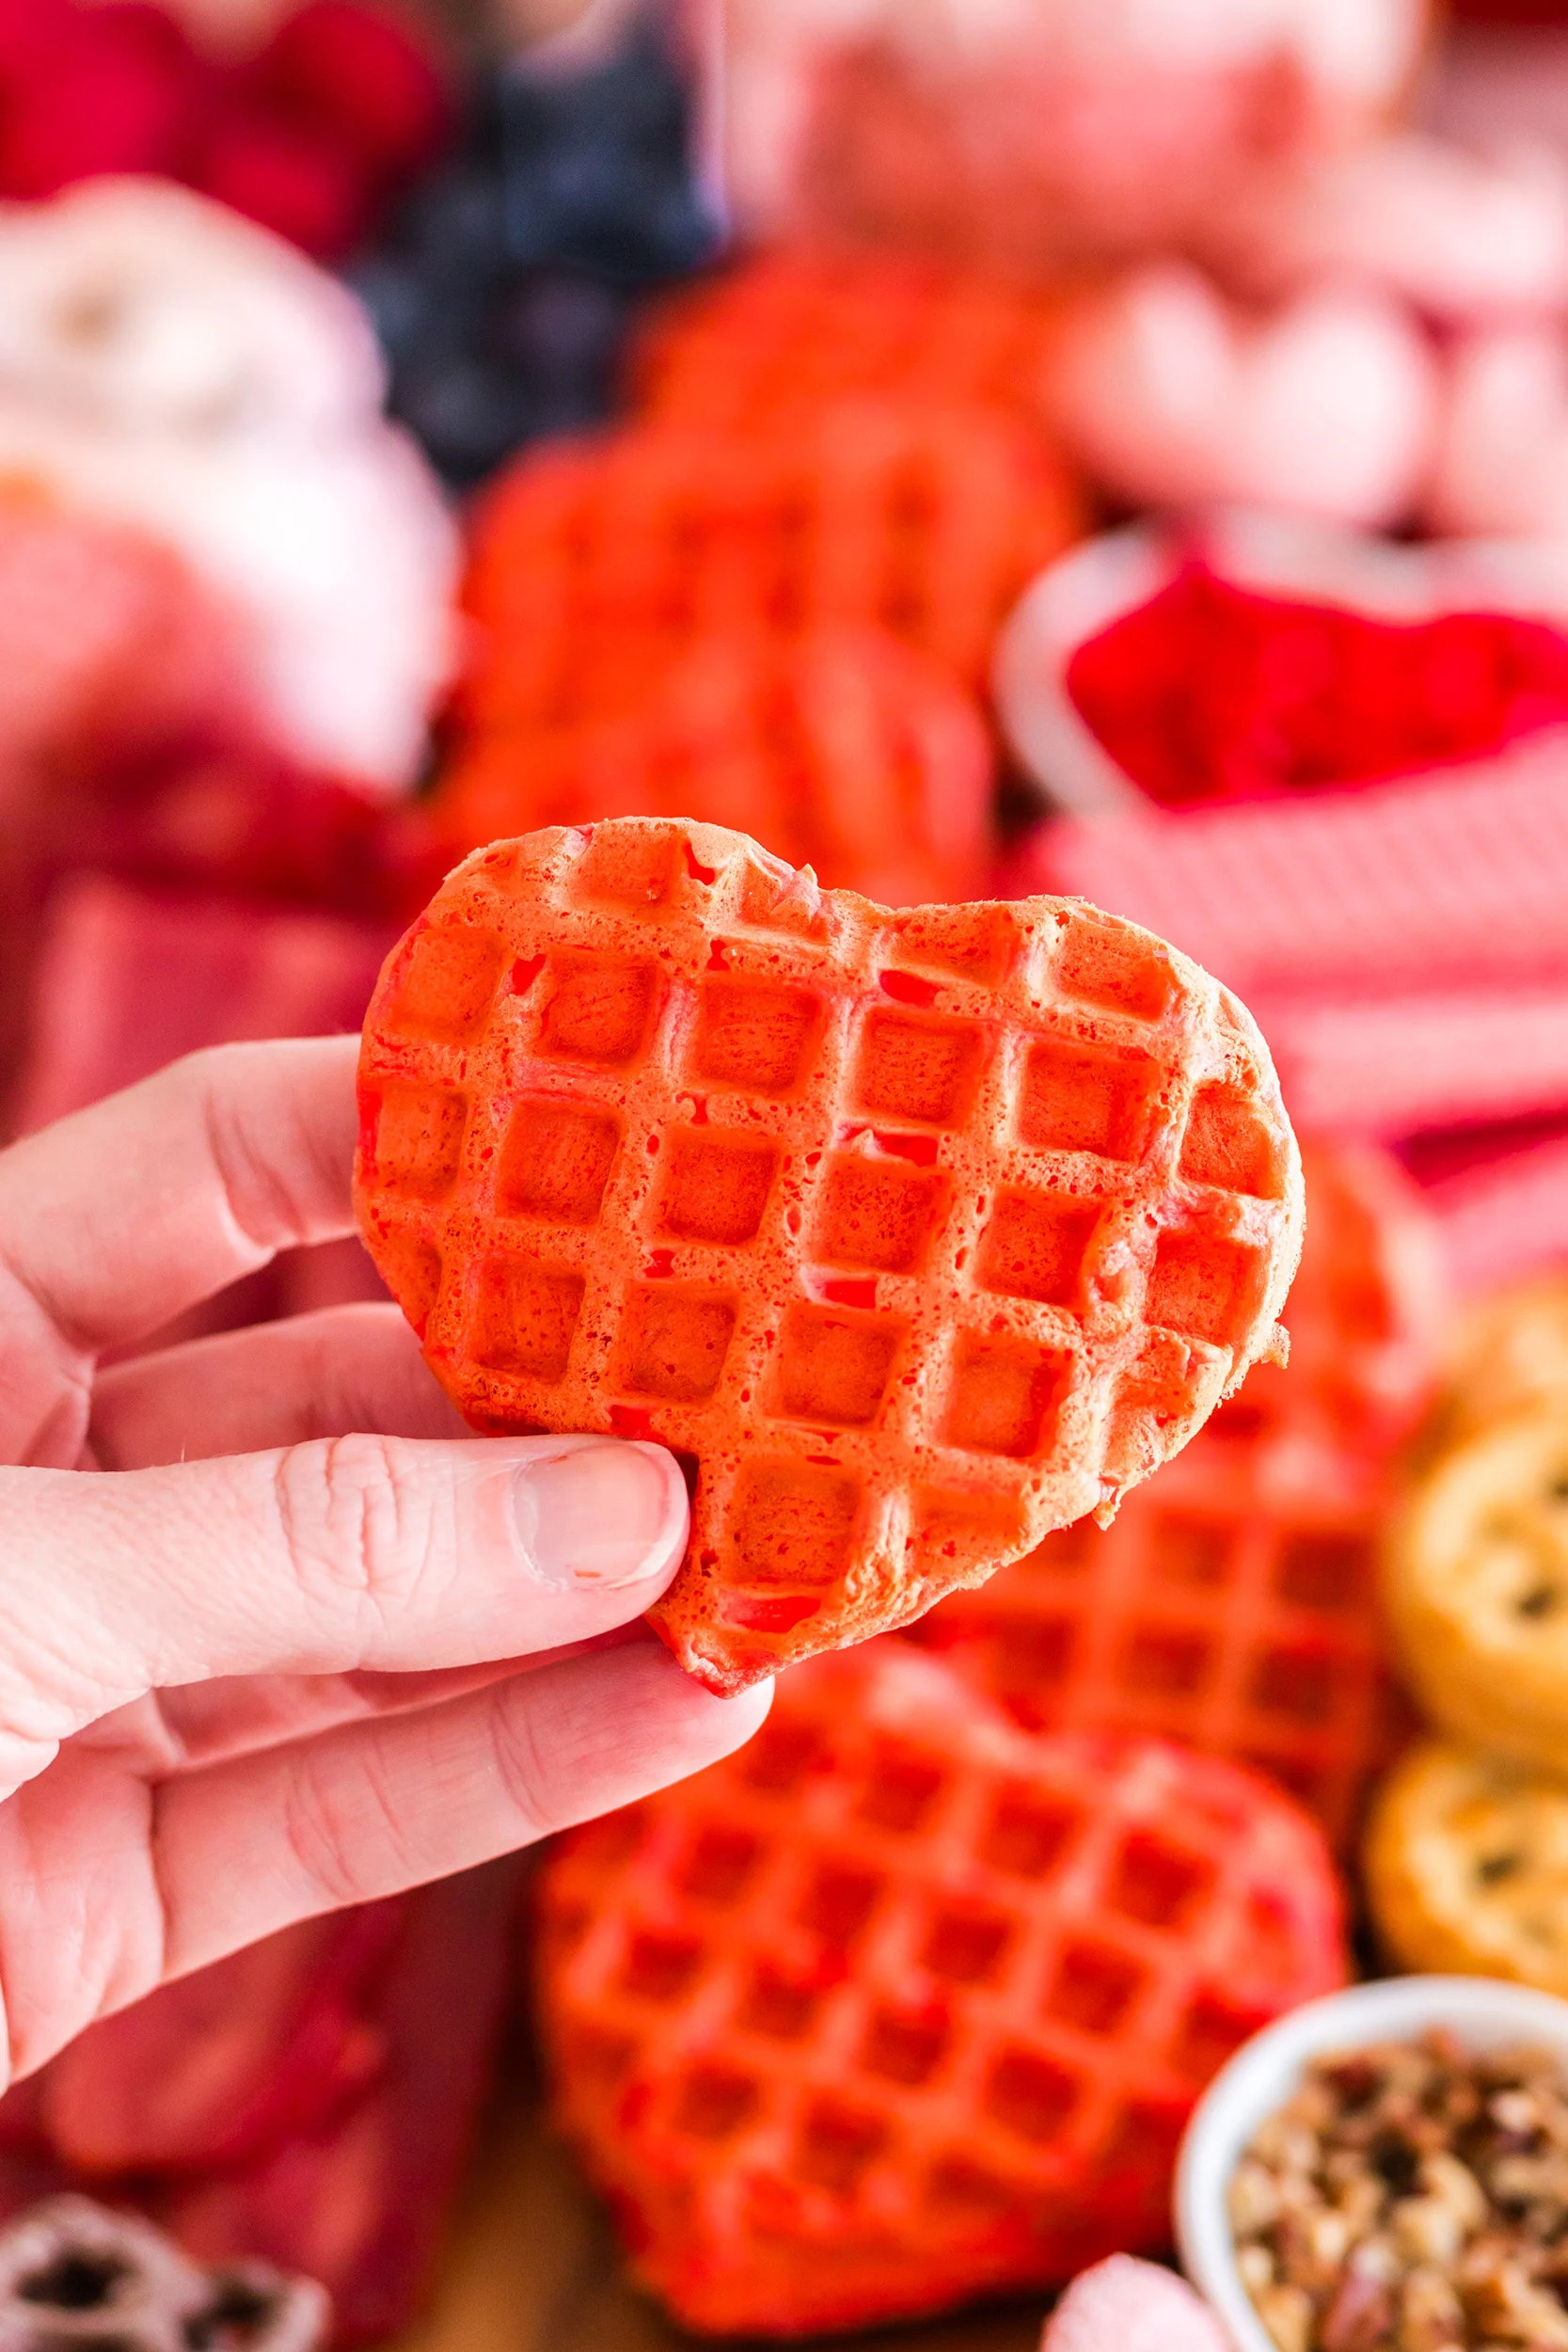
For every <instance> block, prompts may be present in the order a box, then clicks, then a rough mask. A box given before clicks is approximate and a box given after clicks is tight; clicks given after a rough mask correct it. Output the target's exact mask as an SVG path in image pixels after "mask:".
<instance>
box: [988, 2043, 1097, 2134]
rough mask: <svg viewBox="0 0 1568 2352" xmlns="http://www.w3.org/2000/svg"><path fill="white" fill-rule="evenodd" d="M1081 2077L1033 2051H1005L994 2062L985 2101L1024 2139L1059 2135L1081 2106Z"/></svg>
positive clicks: (996, 2116) (998, 2118)
mask: <svg viewBox="0 0 1568 2352" xmlns="http://www.w3.org/2000/svg"><path fill="white" fill-rule="evenodd" d="M1078 2096H1079V2083H1078V2077H1077V2076H1076V2075H1075V2074H1069V2072H1068V2070H1067V2068H1066V2067H1065V2066H1057V2065H1056V2064H1055V2063H1054V2062H1053V2060H1052V2059H1050V2058H1041V2057H1039V2056H1038V2054H1037V2052H1035V2051H1033V2050H1024V2049H1020V2048H1017V2047H1014V2048H1010V2049H1006V2050H1003V2051H1002V2052H1001V2053H1000V2054H999V2056H998V2057H997V2058H995V2059H994V2060H993V2061H992V2063H991V2069H990V2075H989V2077H988V2079H987V2083H986V2088H985V2092H984V2096H983V2099H982V2102H981V2104H982V2105H983V2106H984V2108H985V2111H986V2113H987V2114H988V2115H989V2116H990V2117H991V2118H992V2119H993V2120H994V2121H995V2122H998V2123H1001V2124H1003V2125H1005V2126H1006V2129H1007V2130H1008V2131H1010V2132H1016V2133H1017V2135H1018V2137H1019V2138H1020V2139H1027V2140H1034V2141H1041V2142H1043V2141H1050V2140H1053V2139H1055V2138H1056V2137H1057V2136H1058V2135H1059V2133H1060V2132H1061V2130H1062V2127H1063V2125H1064V2124H1065V2123H1066V2122H1067V2120H1068V2118H1069V2115H1070V2114H1071V2113H1072V2110H1073V2108H1074V2107H1075V2106H1077V2105H1078Z"/></svg>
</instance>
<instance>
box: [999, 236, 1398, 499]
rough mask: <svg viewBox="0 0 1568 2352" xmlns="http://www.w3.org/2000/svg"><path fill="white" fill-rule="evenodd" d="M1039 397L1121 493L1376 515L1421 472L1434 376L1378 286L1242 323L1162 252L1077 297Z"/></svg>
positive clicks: (1307, 300) (1314, 298) (1306, 298)
mask: <svg viewBox="0 0 1568 2352" xmlns="http://www.w3.org/2000/svg"><path fill="white" fill-rule="evenodd" d="M1045 401H1046V405H1047V407H1048V409H1049V410H1050V411H1051V413H1052V415H1053V419H1054V421H1055V423H1056V426H1057V428H1058V430H1059V431H1060V432H1061V433H1062V434H1063V436H1064V437H1065V438H1066V439H1067V441H1068V442H1069V445H1070V446H1071V447H1072V448H1073V450H1074V451H1075V452H1076V453H1077V455H1078V457H1079V458H1080V460H1081V461H1082V462H1083V464H1084V465H1085V467H1086V469H1088V470H1089V472H1091V473H1092V474H1094V475H1095V476H1096V477H1097V478H1098V480H1099V481H1100V482H1101V483H1102V484H1103V485H1104V486H1105V487H1106V488H1107V489H1109V490H1111V491H1113V492H1115V493H1116V494H1117V496H1119V497H1121V498H1124V499H1128V500H1130V501H1133V502H1134V503H1137V504H1152V505H1167V504H1194V503H1207V502H1210V501H1219V502H1237V503H1250V504H1257V505H1262V506H1277V507H1283V508H1288V509H1291V510H1294V511H1296V512H1305V513H1307V514H1313V515H1320V516H1328V517H1332V518H1334V519H1335V520H1338V521H1343V522H1354V523H1363V524H1381V523H1386V522H1391V521H1393V520H1394V519H1396V518H1397V517H1398V516H1400V515H1401V514H1402V513H1403V512H1404V511H1405V510H1406V508H1407V507H1408V506H1409V504H1410V503H1411V501H1412V500H1413V499H1414V497H1415V495H1416V492H1417V488H1418V485H1419V483H1420V481H1421V479H1422V477H1423V474H1424V471H1425V469H1426V467H1427V464H1428V462H1429V456H1430V450H1431V444H1432V438H1433V429H1434V423H1435V418H1436V410H1437V380H1436V373H1435V369H1434V366H1433V359H1432V357H1431V354H1430V352H1429V350H1428V348H1427V345H1426V342H1425V341H1424V339H1423V337H1422V336H1421V335H1420V333H1419V332H1418V329H1417V327H1416V326H1414V324H1413V323H1412V322H1411V320H1410V319H1409V318H1408V317H1407V315H1406V314H1405V312H1404V310H1402V308H1401V307H1400V306H1399V305H1398V304H1396V303H1394V302H1392V301H1390V300H1389V299H1388V298H1387V297H1386V296H1384V295H1381V294H1377V293H1375V292H1373V291H1370V290H1368V291H1365V292H1360V291H1339V290H1335V289H1325V290H1323V291H1319V292H1314V293H1311V294H1304V295H1302V296H1301V297H1300V298H1299V299H1298V300H1296V301H1294V302H1292V303H1290V304H1288V305H1287V306H1286V307H1285V308H1283V309H1282V310H1277V311H1275V313H1274V314H1273V315H1272V316H1270V317H1268V318H1265V319H1262V320H1259V321H1255V320H1253V319H1250V318H1249V317H1247V316H1246V315H1245V314H1244V313H1243V312H1241V311H1239V310H1233V309H1232V308H1230V307H1229V306H1228V305H1227V303H1226V301H1225V300H1224V298H1223V296H1222V295H1221V294H1219V292H1218V291H1217V289H1216V288H1215V287H1214V286H1213V284H1212V281H1211V280H1210V279H1208V278H1205V277H1204V276H1203V275H1202V273H1201V272H1200V271H1198V270H1196V269H1194V268H1193V267H1191V266H1190V265H1189V264H1187V263H1184V262H1157V263H1152V264H1150V265H1148V267H1145V268H1139V269H1135V270H1132V271H1129V272H1128V273H1127V275H1126V276H1124V277H1123V278H1120V279H1118V280H1117V282H1116V283H1115V284H1114V285H1112V286H1111V287H1109V288H1108V289H1107V290H1106V291H1105V292H1104V293H1103V294H1100V295H1097V296H1094V297H1091V298H1090V299H1089V300H1088V301H1087V302H1085V304H1084V305H1083V306H1082V307H1081V309H1080V310H1079V312H1078V314H1077V317H1076V319H1075V321H1074V322H1073V324H1072V325H1071V326H1069V328H1068V329H1067V330H1066V331H1065V333H1064V336H1063V339H1062V342H1061V345H1060V349H1059V354H1058V357H1057V358H1056V360H1055V363H1054V365H1053V373H1052V376H1051V379H1050V381H1049V382H1048V384H1047V386H1046V388H1045Z"/></svg>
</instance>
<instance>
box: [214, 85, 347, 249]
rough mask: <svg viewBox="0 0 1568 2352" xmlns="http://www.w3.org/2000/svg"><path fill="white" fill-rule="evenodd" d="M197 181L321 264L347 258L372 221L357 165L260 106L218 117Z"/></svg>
mask: <svg viewBox="0 0 1568 2352" xmlns="http://www.w3.org/2000/svg"><path fill="white" fill-rule="evenodd" d="M191 183H192V185H193V186H195V187H198V188H199V189H201V190H202V192H203V194H205V195H207V196H213V197H216V199H218V201H219V202H220V203H222V204H229V205H232V207H233V209H234V211H235V212H237V213H244V214H245V217H246V218H247V219H248V220H255V221H260V223H261V227H262V228H263V229H271V230H274V231H275V232H276V233H277V235H278V236H280V237H287V238H288V239H289V240H290V241H291V243H293V244H294V245H297V246H301V247H303V249H304V250H305V251H306V252H307V253H310V254H313V255H314V256H315V257H316V258H317V260H319V261H327V260H331V259H332V258H334V257H335V256H337V255H339V254H342V253H346V252H348V251H349V250H350V248H351V247H352V246H355V245H356V243H357V242H358V240H359V238H360V236H361V234H362V233H363V231H364V229H365V226H366V222H367V218H368V212H369V206H368V199H367V192H366V189H365V186H364V182H363V177H362V174H361V172H360V169H359V167H358V164H357V161H356V159H355V158H354V157H352V156H350V155H347V154H345V153H344V152H343V151H342V150H341V147H339V146H337V145H335V144H334V143H333V141H332V140H331V139H330V138H329V137H328V136H326V135H325V134H324V133H322V132H321V131H319V130H318V129H316V128H315V127H314V126H313V125H301V124H296V123H294V122H293V121H291V120H290V119H289V118H288V117H287V116H286V115H284V114H282V113H280V112H277V111H273V110H269V109H267V108H265V107H263V106H260V105H233V106H231V107H230V109H229V110H228V111H227V112H225V113H224V114H222V115H221V116H220V117H219V119H218V120H217V121H216V122H215V123H214V126H213V128H212V131H211V134H210V136H209V138H208V140H207V143H206V145H205V148H204V151H203V152H202V154H201V155H200V157H199V158H198V162H197V164H196V167H195V168H194V169H193V171H192V173H191Z"/></svg>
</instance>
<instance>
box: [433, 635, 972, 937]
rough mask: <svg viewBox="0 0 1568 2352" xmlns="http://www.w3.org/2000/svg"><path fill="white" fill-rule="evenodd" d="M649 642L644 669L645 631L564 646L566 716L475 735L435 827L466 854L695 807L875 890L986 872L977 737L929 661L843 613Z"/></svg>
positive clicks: (902, 895)
mask: <svg viewBox="0 0 1568 2352" xmlns="http://www.w3.org/2000/svg"><path fill="white" fill-rule="evenodd" d="M655 648H656V649H657V650H659V651H660V652H661V654H662V657H663V658H662V659H661V660H659V661H658V662H657V663H656V662H654V661H651V660H650V661H648V662H647V663H646V666H645V667H644V662H643V659H642V657H643V656H645V655H647V654H648V653H649V651H650V648H649V647H647V646H641V649H640V652H639V653H638V654H637V655H635V656H633V657H631V658H628V656H627V653H626V648H625V647H623V646H622V645H621V644H619V643H618V642H617V641H616V640H615V639H614V638H613V637H610V639H609V640H607V641H604V640H602V641H600V642H598V643H597V644H593V643H588V644H578V646H576V647H575V648H574V651H573V661H574V663H575V665H576V681H575V683H576V690H577V692H578V694H580V698H581V699H580V702H579V701H578V700H576V699H571V698H569V699H568V701H567V703H566V705H565V707H568V708H571V709H572V710H574V712H575V713H576V714H577V715H576V716H575V717H574V719H573V720H572V722H571V723H564V724H562V723H557V724H553V725H550V726H541V727H536V728H532V729H530V728H516V727H513V726H501V727H495V728H487V729H484V730H483V731H481V732H480V733H479V734H478V735H477V736H476V737H475V738H474V739H472V741H470V742H469V743H468V744H467V746H466V747H465V748H464V749H463V750H462V751H461V752H460V753H459V755H458V756H457V759H456V760H455V762H454V763H453V765H452V766H451V768H450V769H449V770H448V771H446V773H445V774H444V775H443V776H442V779H441V783H440V787H439V789H438V791H437V793H436V799H435V801H434V803H433V804H432V811H433V814H434V816H435V818H436V822H437V823H438V825H439V826H440V828H441V830H442V833H443V835H444V837H446V838H447V839H449V840H451V842H453V843H454V844H456V845H458V846H459V847H460V848H461V849H462V850H469V849H473V848H475V847H477V846H479V845H481V844H483V843H484V842H488V841H494V840H498V839H501V838H504V837H506V836H508V835H511V834H518V833H526V832H530V831H531V830H533V829H534V828H535V827H537V826H541V825H552V824H584V823H588V822H591V821H597V820H601V819H603V818H610V817H621V816H639V817H695V818H705V819H708V820H710V821H712V822H714V823H717V824H729V823H731V822H733V823H735V824H736V825H737V826H742V827H744V829H745V830H746V831H748V832H749V833H752V834H754V835H755V836H756V837H757V839H759V840H761V841H764V842H766V843H767V844H768V848H769V849H772V850H776V851H778V852H779V853H780V854H781V855H783V856H786V857H788V858H789V859H790V860H791V862H792V863H794V864H797V865H804V864H807V863H809V864H810V865H811V866H812V867H813V868H814V870H815V871H816V874H817V875H818V876H819V877H820V879H821V880H822V881H823V882H826V883H827V884H828V885H829V886H830V887H833V888H837V887H841V886H842V887H848V888H853V889H858V890H861V891H863V892H864V894H865V895H866V896H867V897H868V898H877V899H879V900H880V901H881V903H882V904H883V905H886V906H916V905H921V904H924V903H928V902H929V901H931V900H933V899H938V898H966V897H969V896H971V895H973V894H974V892H975V891H976V890H978V889H979V888H980V887H981V886H982V885H983V883H984V882H985V879H986V875H987V871H988V868H989V866H990V861H991V856H992V839H991V824H990V805H991V798H992V787H993V784H994V773H993V771H994V758H993V755H992V750H991V743H990V735H989V733H988V730H987V727H986V723H985V721H984V719H983V718H982V716H981V714H980V711H979V709H978V707H977V706H976V704H975V702H974V698H973V696H972V695H970V694H969V692H968V691H966V689H965V688H964V687H963V686H961V685H960V684H959V683H958V680H957V679H955V678H954V677H952V676H951V675H949V673H948V672H947V671H946V670H945V669H944V668H942V665H941V664H940V663H939V662H936V661H933V660H931V659H930V658H929V657H928V656H927V655H924V654H921V653H918V652H917V651H916V650H915V648H914V647H913V646H911V645H907V644H902V643H900V641H899V640H898V639H896V638H895V637H892V636H890V635H889V634H888V632H887V631H886V630H884V629H873V628H847V627H839V628H813V629H809V630H805V631H802V632H800V633H799V634H797V635H795V636H791V637H779V636H775V635H771V634H765V633H759V632H756V631H753V630H747V629H744V628H740V629H734V630H731V631H729V632H728V633H727V634H725V635H722V636H719V635H717V634H709V635H705V637H704V638H703V639H702V640H701V642H700V643H698V644H694V645H692V646H690V647H688V648H687V649H686V650H685V651H684V652H679V651H677V652H675V653H673V654H672V653H670V650H669V648H667V647H665V648H658V647H657V641H655ZM585 711H586V712H587V713H588V714H589V715H583V714H584V712H585Z"/></svg>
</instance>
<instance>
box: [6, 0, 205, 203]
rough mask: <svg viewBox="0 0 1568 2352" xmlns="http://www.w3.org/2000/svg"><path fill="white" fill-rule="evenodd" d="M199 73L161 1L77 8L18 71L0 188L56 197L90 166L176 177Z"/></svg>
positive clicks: (88, 172) (94, 170)
mask: <svg viewBox="0 0 1568 2352" xmlns="http://www.w3.org/2000/svg"><path fill="white" fill-rule="evenodd" d="M160 26H161V27H162V30H159V29H158V28H159V27H160ZM197 75H198V69H197V67H196V64H195V61H194V59H193V58H192V57H191V56H190V53H189V51H188V50H187V49H186V48H185V47H184V45H183V43H182V41H181V40H180V38H179V35H178V33H177V32H176V31H175V29H174V27H173V26H172V25H170V24H168V21H167V19H166V18H165V17H163V16H162V15H161V13H160V11H159V10H158V9H156V8H143V7H139V6H135V5H134V4H133V0H124V5H121V6H117V7H113V8H109V7H104V8H94V9H93V10H91V11H90V13H84V14H83V15H82V16H81V17H80V18H79V19H78V20H77V21H76V22H75V23H74V24H71V26H70V27H68V28H62V30H61V32H60V33H59V35H58V36H57V37H56V38H55V39H54V40H50V41H49V42H47V44H46V45H45V46H44V47H43V49H42V50H41V51H40V52H38V53H37V55H36V56H35V58H34V60H33V62H32V67H31V71H29V72H26V73H25V76H24V82H23V87H22V88H21V89H20V90H19V91H18V92H17V94H16V99H15V103H13V105H12V106H11V108H10V109H9V112H8V119H7V121H6V124H5V128H4V132H3V134H0V194H4V195H6V196H10V197H26V198H39V197H46V196H53V195H55V193H56V191H57V190H59V189H60V188H63V187H66V186H68V185H69V184H70V183H71V182H72V181H74V180H83V179H87V177H89V176H90V175H92V174H94V173H97V172H161V173H165V174H172V175H178V174H179V172H180V170H181V167H182V162H183V155H184V144H185V131H186V123H187V120H188V118H189V112H190V108H191V105H192V103H193V99H194V94H195V89H196V84H197Z"/></svg>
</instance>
